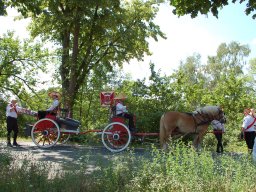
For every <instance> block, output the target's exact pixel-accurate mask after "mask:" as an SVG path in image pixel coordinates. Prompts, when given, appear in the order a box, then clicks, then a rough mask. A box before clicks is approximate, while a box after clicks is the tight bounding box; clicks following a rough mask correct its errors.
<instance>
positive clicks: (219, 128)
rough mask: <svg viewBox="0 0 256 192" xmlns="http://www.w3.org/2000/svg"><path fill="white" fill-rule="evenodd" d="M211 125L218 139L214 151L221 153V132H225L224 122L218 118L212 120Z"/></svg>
mask: <svg viewBox="0 0 256 192" xmlns="http://www.w3.org/2000/svg"><path fill="white" fill-rule="evenodd" d="M211 125H212V127H213V134H214V135H215V137H216V139H217V141H218V143H217V149H216V152H217V153H223V144H222V134H223V133H224V132H225V127H224V124H223V123H221V122H220V121H218V120H213V121H212V122H211Z"/></svg>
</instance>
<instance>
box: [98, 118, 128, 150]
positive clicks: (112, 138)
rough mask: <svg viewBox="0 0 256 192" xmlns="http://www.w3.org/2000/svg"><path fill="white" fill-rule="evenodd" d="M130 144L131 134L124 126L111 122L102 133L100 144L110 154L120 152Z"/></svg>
mask: <svg viewBox="0 0 256 192" xmlns="http://www.w3.org/2000/svg"><path fill="white" fill-rule="evenodd" d="M130 142H131V132H130V130H129V129H128V127H127V126H126V125H124V124H123V123H119V122H113V123H110V124H109V125H107V126H106V127H105V128H104V130H103V131H102V143H103V145H104V146H105V147H106V148H107V149H108V150H110V151H111V152H120V151H123V150H124V149H126V148H127V147H128V145H129V144H130Z"/></svg>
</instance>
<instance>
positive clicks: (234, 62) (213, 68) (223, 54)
mask: <svg viewBox="0 0 256 192" xmlns="http://www.w3.org/2000/svg"><path fill="white" fill-rule="evenodd" d="M249 54H250V49H249V47H248V45H241V44H240V43H238V42H231V43H230V44H226V43H222V44H220V45H219V47H218V49H217V54H216V56H209V57H208V61H207V65H206V66H205V69H204V73H205V74H206V76H207V78H208V82H209V86H208V87H209V88H213V87H214V85H215V84H216V83H217V82H220V80H221V79H222V80H223V79H228V78H229V76H230V74H232V73H233V74H234V75H236V76H241V75H243V69H244V66H246V60H245V59H246V57H248V56H249Z"/></svg>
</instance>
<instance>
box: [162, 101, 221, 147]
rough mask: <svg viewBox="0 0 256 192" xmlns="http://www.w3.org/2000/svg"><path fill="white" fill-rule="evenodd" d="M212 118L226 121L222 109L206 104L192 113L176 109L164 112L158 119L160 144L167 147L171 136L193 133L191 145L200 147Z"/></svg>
mask: <svg viewBox="0 0 256 192" xmlns="http://www.w3.org/2000/svg"><path fill="white" fill-rule="evenodd" d="M212 120H219V121H220V122H222V123H225V122H226V119H225V114H224V112H223V110H222V109H221V108H220V107H218V106H206V107H203V108H201V109H198V110H196V111H194V112H192V113H181V112H176V111H170V112H166V113H164V114H163V115H162V117H161V120H160V145H161V147H162V148H163V149H167V142H168V141H169V140H171V138H177V137H180V136H185V135H187V134H195V135H196V136H195V138H194V140H193V145H194V147H195V148H199V147H200V143H201V141H202V139H203V136H204V135H205V134H206V132H207V129H208V126H209V124H210V123H211V121H212Z"/></svg>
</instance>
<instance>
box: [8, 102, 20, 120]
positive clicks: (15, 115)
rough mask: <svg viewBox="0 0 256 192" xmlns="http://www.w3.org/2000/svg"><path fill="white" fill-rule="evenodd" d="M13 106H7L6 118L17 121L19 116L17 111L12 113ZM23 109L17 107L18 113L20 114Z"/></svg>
mask: <svg viewBox="0 0 256 192" xmlns="http://www.w3.org/2000/svg"><path fill="white" fill-rule="evenodd" d="M11 105H12V104H8V105H7V106H6V117H13V118H16V119H17V117H18V114H17V113H16V111H14V110H13V111H11V109H12V106H11ZM21 109H22V108H21V107H19V106H16V110H17V112H20V111H21Z"/></svg>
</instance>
